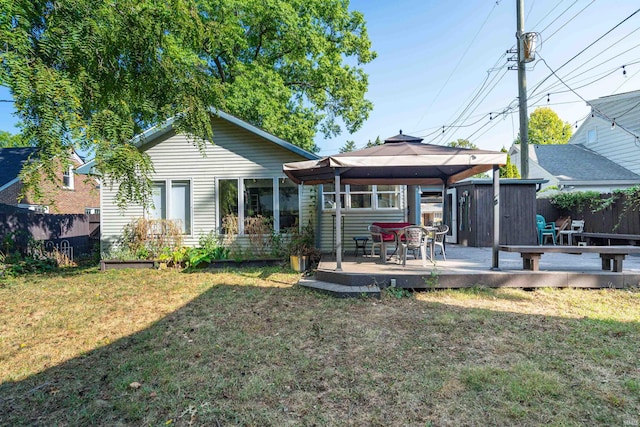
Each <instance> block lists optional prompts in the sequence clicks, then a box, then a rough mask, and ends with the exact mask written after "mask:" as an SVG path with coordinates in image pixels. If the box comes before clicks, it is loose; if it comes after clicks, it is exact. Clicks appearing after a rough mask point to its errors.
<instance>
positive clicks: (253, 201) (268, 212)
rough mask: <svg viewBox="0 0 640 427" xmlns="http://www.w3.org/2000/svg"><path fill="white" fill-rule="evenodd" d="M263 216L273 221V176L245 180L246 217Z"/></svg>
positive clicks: (246, 218)
mask: <svg viewBox="0 0 640 427" xmlns="http://www.w3.org/2000/svg"><path fill="white" fill-rule="evenodd" d="M258 216H262V217H264V218H268V219H270V220H271V221H273V178H268V179H245V180H244V218H245V224H246V220H248V219H249V218H257V217H258Z"/></svg>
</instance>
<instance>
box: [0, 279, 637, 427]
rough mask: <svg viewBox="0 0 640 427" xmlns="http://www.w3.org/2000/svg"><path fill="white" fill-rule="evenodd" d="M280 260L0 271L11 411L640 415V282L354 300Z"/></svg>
mask: <svg viewBox="0 0 640 427" xmlns="http://www.w3.org/2000/svg"><path fill="white" fill-rule="evenodd" d="M297 278H298V276H296V275H295V274H292V273H287V272H281V271H279V270H278V269H253V270H239V271H236V272H229V271H224V272H198V273H182V272H179V271H173V270H169V271H151V270H144V271H143V270H137V271H135V270H130V271H110V272H106V273H101V272H98V271H96V270H93V269H88V270H87V269H84V270H83V269H77V270H68V271H66V272H63V273H57V274H49V275H31V276H25V277H21V278H18V279H4V282H2V283H0V420H1V421H0V424H3V425H46V426H49V425H121V426H124V425H133V426H140V425H152V426H158V425H179V426H187V425H206V426H228V425H243V426H244V425H253V426H283V425H292V426H298V425H317V426H323V425H330V426H337V425H340V426H342V425H355V426H370V425H373V426H375V425H379V426H407V425H409V426H412V425H416V426H418V425H419V426H425V425H433V426H447V425H452V426H458V425H558V426H571V425H576V426H577V425H607V426H609V425H618V426H638V425H640V360H639V357H638V356H639V350H638V343H639V342H640V290H638V289H629V290H598V291H594V290H573V289H563V290H557V289H556V290H552V289H540V290H537V291H534V292H525V291H522V290H517V289H498V290H493V289H482V288H471V289H467V290H456V291H433V292H424V293H418V294H415V296H414V297H405V298H395V297H393V296H392V295H391V294H387V295H385V296H383V298H382V299H381V300H377V299H351V300H339V299H334V298H331V297H327V296H323V295H321V294H316V293H313V292H311V291H307V290H304V289H302V288H299V287H297V286H295V285H294V284H295V282H296V281H297Z"/></svg>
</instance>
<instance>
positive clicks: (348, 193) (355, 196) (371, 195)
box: [322, 184, 400, 210]
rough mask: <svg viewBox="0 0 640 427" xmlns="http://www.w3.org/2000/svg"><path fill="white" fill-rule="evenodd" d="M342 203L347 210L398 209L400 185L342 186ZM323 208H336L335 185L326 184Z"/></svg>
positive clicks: (323, 194) (323, 191)
mask: <svg viewBox="0 0 640 427" xmlns="http://www.w3.org/2000/svg"><path fill="white" fill-rule="evenodd" d="M340 187H341V188H340V202H341V203H342V205H341V206H342V207H343V208H345V209H398V208H400V186H398V185H355V184H352V185H341V186H340ZM322 208H323V209H324V210H333V209H335V208H336V192H335V184H324V186H323V189H322Z"/></svg>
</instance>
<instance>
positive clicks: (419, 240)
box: [398, 225, 429, 267]
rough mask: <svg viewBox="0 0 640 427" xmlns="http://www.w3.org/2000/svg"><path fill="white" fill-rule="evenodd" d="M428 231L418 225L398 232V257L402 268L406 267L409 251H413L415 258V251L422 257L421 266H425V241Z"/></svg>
mask: <svg viewBox="0 0 640 427" xmlns="http://www.w3.org/2000/svg"><path fill="white" fill-rule="evenodd" d="M428 237H429V231H428V230H427V229H425V228H424V227H421V226H419V225H410V226H408V227H405V228H403V229H402V230H400V231H399V232H398V238H399V240H400V250H401V252H400V257H401V258H402V266H406V265H407V255H408V252H409V251H413V257H414V258H416V252H415V251H416V250H419V251H420V252H421V255H422V266H423V267H426V266H427V239H428Z"/></svg>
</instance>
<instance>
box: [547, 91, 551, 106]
mask: <svg viewBox="0 0 640 427" xmlns="http://www.w3.org/2000/svg"><path fill="white" fill-rule="evenodd" d="M550 96H551V94H550V93H548V94H547V104H548V103H549V97H550Z"/></svg>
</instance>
